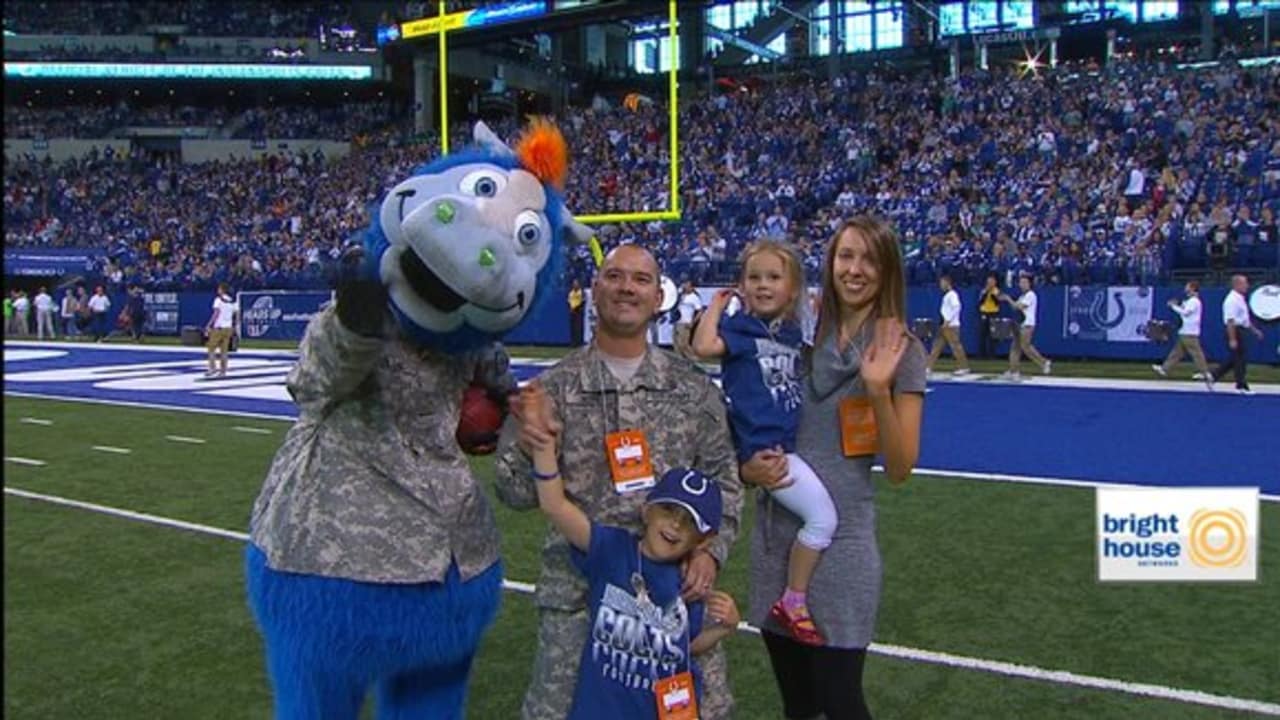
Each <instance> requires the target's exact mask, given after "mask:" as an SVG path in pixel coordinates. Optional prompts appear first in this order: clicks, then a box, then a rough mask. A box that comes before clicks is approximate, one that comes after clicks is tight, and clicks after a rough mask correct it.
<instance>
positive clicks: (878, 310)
mask: <svg viewBox="0 0 1280 720" xmlns="http://www.w3.org/2000/svg"><path fill="white" fill-rule="evenodd" d="M851 230H852V231H854V232H857V233H858V234H859V235H861V236H862V237H863V238H864V239H865V240H866V241H867V251H868V253H869V254H870V255H871V259H872V262H874V263H875V266H876V270H877V273H878V274H879V276H880V291H879V293H878V294H877V295H876V298H875V300H874V301H873V302H874V303H875V306H874V307H873V308H872V310H871V318H870V319H876V318H897V319H898V320H899V321H901V322H902V324H903V325H904V326H905V325H906V323H907V280H906V277H905V273H904V272H903V269H902V249H901V247H900V245H899V244H898V233H896V232H894V230H893V227H892V226H891V225H889V224H888V223H887V222H885V221H884V220H881V219H880V218H878V217H875V216H874V215H857V216H854V217H852V218H849V219H848V220H845V221H844V222H843V223H841V224H840V227H839V228H837V229H836V232H835V234H834V235H832V236H831V240H830V242H828V243H827V253H826V257H825V258H824V259H823V261H822V309H821V310H820V311H819V314H818V332H817V337H815V338H814V345H815V346H817V345H820V344H821V343H822V342H823V341H824V340H826V339H827V336H828V335H830V334H831V333H832V332H834V331H835V330H836V329H837V328H839V327H840V326H841V324H842V323H843V322H844V316H845V313H847V312H848V309H847V308H846V307H845V306H844V305H843V304H841V302H840V296H839V295H838V294H837V293H836V277H835V260H836V246H837V245H839V244H840V238H841V237H842V236H843V235H844V234H845V233H846V232H849V231H851Z"/></svg>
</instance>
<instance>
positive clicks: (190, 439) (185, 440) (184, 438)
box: [164, 435, 207, 445]
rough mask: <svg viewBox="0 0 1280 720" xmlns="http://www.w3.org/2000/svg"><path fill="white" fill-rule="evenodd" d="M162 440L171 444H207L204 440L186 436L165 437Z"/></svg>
mask: <svg viewBox="0 0 1280 720" xmlns="http://www.w3.org/2000/svg"><path fill="white" fill-rule="evenodd" d="M164 439H165V440H171V441H173V442H180V443H190V444H191V445H203V444H205V442H207V441H206V440H205V439H204V438H198V437H187V436H186V435H165V436H164Z"/></svg>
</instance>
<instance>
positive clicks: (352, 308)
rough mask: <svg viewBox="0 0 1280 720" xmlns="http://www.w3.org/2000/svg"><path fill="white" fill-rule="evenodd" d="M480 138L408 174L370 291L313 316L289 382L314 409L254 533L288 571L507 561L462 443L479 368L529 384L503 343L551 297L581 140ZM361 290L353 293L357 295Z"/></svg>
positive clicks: (271, 477)
mask: <svg viewBox="0 0 1280 720" xmlns="http://www.w3.org/2000/svg"><path fill="white" fill-rule="evenodd" d="M475 139H476V142H477V145H478V149H476V150H472V151H469V152H463V153H459V154H456V155H451V156H448V157H445V158H442V159H440V160H436V161H435V162H433V163H430V164H428V165H426V166H423V167H421V168H419V169H417V170H416V171H415V173H414V174H413V175H412V176H411V177H410V178H409V179H407V180H405V181H404V182H402V183H400V184H399V185H397V186H396V187H394V188H392V189H391V190H390V191H389V192H388V193H387V195H386V196H385V198H384V199H383V201H382V203H381V207H380V208H379V209H378V211H377V214H376V217H375V219H374V222H373V223H372V225H371V227H370V229H369V231H368V233H367V236H366V240H365V255H364V260H363V263H364V265H363V273H362V275H363V278H364V284H365V286H366V288H367V287H368V286H370V285H372V286H373V287H374V288H375V289H376V291H377V292H373V293H368V292H366V293H365V294H364V295H361V294H359V293H356V292H348V293H346V295H345V296H344V292H343V288H342V287H341V286H340V288H339V292H338V302H337V303H336V306H335V305H331V306H329V307H327V308H326V309H324V310H323V311H322V312H321V313H320V314H319V315H317V316H316V317H315V318H313V320H312V321H311V324H310V325H309V326H308V328H307V332H306V336H305V338H304V340H303V341H302V346H301V354H300V357H299V360H298V363H297V365H296V366H295V367H294V369H293V370H292V371H291V372H290V374H289V376H288V381H287V384H288V389H289V392H290V394H291V395H292V396H293V398H294V400H295V402H296V403H297V405H298V409H299V418H298V421H297V423H296V424H295V425H294V426H293V428H292V429H291V430H290V431H289V433H288V436H287V437H286V439H285V441H284V444H283V446H282V447H281V448H280V450H279V452H278V453H277V454H276V457H275V460H274V462H273V463H272V466H271V469H270V471H269V473H268V476H267V479H266V482H265V484H264V486H263V488H262V491H261V494H260V495H259V496H258V499H257V502H256V503H255V505H254V509H253V516H252V520H251V537H252V541H253V543H254V545H256V546H257V547H258V548H260V549H261V550H262V551H263V552H264V553H265V555H266V558H267V564H268V565H269V566H270V568H271V569H273V570H276V571H285V572H292V573H304V574H310V575H319V576H325V577H335V578H344V579H349V580H356V581H364V582H373V583H420V582H434V581H440V580H442V579H443V578H444V576H445V574H446V572H447V570H448V568H449V565H450V562H451V561H453V562H456V563H457V566H458V571H459V573H460V575H461V578H462V579H463V580H464V581H465V580H467V579H469V578H471V577H473V576H475V575H477V574H479V573H481V572H482V571H484V570H485V569H486V568H488V567H490V566H492V565H493V563H494V562H496V561H497V559H498V533H497V528H496V526H495V524H494V519H493V514H492V511H491V509H490V508H489V505H488V502H487V500H486V498H485V495H484V494H483V492H482V491H481V490H480V488H479V487H478V485H477V483H476V481H475V479H474V478H473V477H472V474H471V471H470V468H469V466H468V462H467V458H466V456H465V455H464V454H463V452H462V450H461V449H460V448H459V447H458V445H457V443H456V441H455V439H454V431H455V429H456V427H457V424H458V415H459V404H460V401H461V398H462V393H463V390H464V389H465V388H466V386H467V385H468V384H470V383H471V381H472V380H473V379H475V378H476V374H477V370H479V371H480V374H481V376H482V377H487V383H488V384H489V385H490V386H501V385H503V384H512V385H513V383H512V381H511V379H510V375H509V373H507V368H506V367H505V355H501V356H500V357H497V358H495V357H494V353H493V351H492V347H491V345H490V344H491V343H492V342H493V341H494V340H496V339H498V338H500V337H501V335H502V334H503V333H504V332H506V331H508V330H510V329H511V328H513V327H515V326H516V325H517V324H518V323H519V322H520V321H521V320H523V319H524V318H525V317H527V316H529V315H531V314H534V313H536V312H537V308H538V306H539V305H540V304H541V303H543V302H545V301H546V300H547V299H548V298H549V297H550V296H551V295H552V293H551V292H548V291H547V290H548V288H549V287H550V284H551V283H552V282H553V280H554V279H555V278H556V276H557V275H558V273H559V270H560V268H561V262H562V260H561V259H562V257H563V254H564V253H563V247H562V245H563V241H564V238H565V236H566V235H568V236H570V237H572V238H573V239H576V240H583V241H585V240H586V239H587V238H589V237H590V230H588V229H587V228H585V227H584V226H582V225H580V224H578V223H576V222H575V221H574V220H573V219H572V217H571V216H570V215H569V213H568V212H567V211H566V210H565V208H564V205H563V202H562V200H561V199H560V196H559V194H558V192H557V190H556V188H557V187H560V186H562V185H563V180H564V176H565V173H566V169H567V152H566V149H565V147H564V140H563V138H562V137H561V136H560V134H559V132H558V131H554V130H553V129H551V128H550V127H548V126H545V125H541V124H537V123H536V124H535V125H534V127H533V128H532V129H531V130H530V131H529V132H527V133H526V134H525V136H524V137H523V138H522V140H521V141H520V142H519V143H518V144H517V145H516V147H515V149H514V151H513V150H512V149H511V148H509V147H508V146H507V145H505V144H504V143H502V142H501V141H500V140H498V138H496V137H495V136H494V135H493V134H492V133H491V132H490V131H489V130H488V128H486V127H485V126H484V125H483V124H478V125H477V126H476V132H475ZM344 301H345V302H344Z"/></svg>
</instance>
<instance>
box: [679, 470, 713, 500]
mask: <svg viewBox="0 0 1280 720" xmlns="http://www.w3.org/2000/svg"><path fill="white" fill-rule="evenodd" d="M694 479H697V480H699V483H698V487H697V488H694V487H693V486H692V484H691V483H690V481H691V480H694ZM680 487H682V488H684V491H685V492H687V493H689V494H690V495H701V494H703V493H705V492H706V491H707V476H706V475H702V474H700V473H697V472H694V471H693V470H690V471H689V472H687V473H685V474H684V477H682V478H680Z"/></svg>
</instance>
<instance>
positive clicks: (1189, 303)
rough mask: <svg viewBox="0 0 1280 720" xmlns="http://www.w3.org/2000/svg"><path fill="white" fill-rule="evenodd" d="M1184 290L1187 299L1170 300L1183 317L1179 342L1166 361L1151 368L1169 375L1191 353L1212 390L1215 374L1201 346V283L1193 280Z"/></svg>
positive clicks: (1192, 358)
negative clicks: (1210, 370) (1183, 357)
mask: <svg viewBox="0 0 1280 720" xmlns="http://www.w3.org/2000/svg"><path fill="white" fill-rule="evenodd" d="M1183 290H1184V291H1185V292H1186V293H1187V299H1186V300H1185V301H1183V302H1178V301H1177V300H1170V301H1169V307H1171V308H1173V311H1174V312H1176V313H1178V315H1180V316H1181V317H1182V327H1181V328H1180V329H1179V330H1178V342H1177V343H1176V344H1174V346H1173V349H1172V350H1170V351H1169V356H1168V357H1166V358H1165V359H1164V362H1163V363H1161V364H1159V365H1152V366H1151V369H1152V370H1154V371H1156V374H1158V375H1159V376H1160V377H1168V376H1169V371H1170V370H1172V369H1173V368H1174V366H1176V365H1177V364H1178V362H1179V361H1180V360H1182V356H1183V355H1190V356H1191V360H1192V361H1193V362H1195V364H1196V369H1197V370H1199V371H1200V376H1201V378H1203V379H1204V382H1205V384H1206V385H1208V386H1209V389H1210V390H1212V389H1213V375H1212V374H1210V373H1209V363H1208V362H1206V361H1205V359H1204V350H1202V349H1201V348H1200V317H1201V315H1202V314H1203V305H1202V304H1201V303H1200V283H1198V282H1196V281H1195V280H1192V281H1191V282H1189V283H1187V285H1186V287H1184V288H1183Z"/></svg>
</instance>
